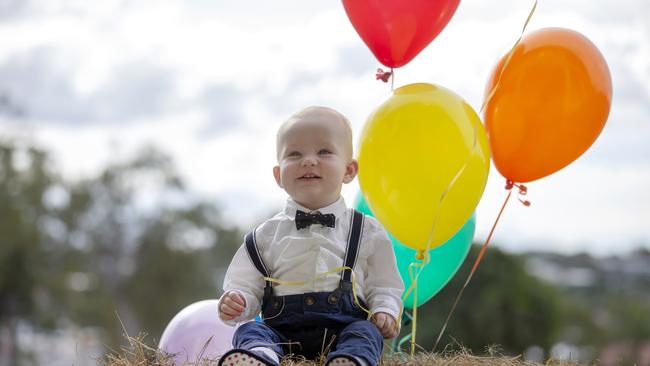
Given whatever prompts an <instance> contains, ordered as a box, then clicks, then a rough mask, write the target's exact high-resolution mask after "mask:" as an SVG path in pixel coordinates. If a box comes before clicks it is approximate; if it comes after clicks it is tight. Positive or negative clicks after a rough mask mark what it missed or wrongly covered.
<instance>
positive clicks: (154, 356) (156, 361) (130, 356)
mask: <svg viewBox="0 0 650 366" xmlns="http://www.w3.org/2000/svg"><path fill="white" fill-rule="evenodd" d="M126 338H127V340H128V345H124V346H122V347H120V349H119V350H112V351H111V352H109V354H107V355H106V356H104V357H103V358H101V359H98V360H97V364H98V365H102V366H173V365H174V359H173V356H172V355H169V354H166V353H165V352H162V351H160V350H158V349H156V348H155V347H151V346H148V345H146V344H145V343H144V335H140V336H138V337H130V336H128V335H127V336H126ZM487 351H488V355H487V356H474V355H472V354H471V353H469V352H468V351H466V350H461V351H443V352H442V353H441V354H437V353H436V354H432V353H427V352H419V353H417V354H416V355H415V356H414V357H410V356H408V355H406V354H405V355H397V354H393V355H387V356H385V357H384V358H383V359H382V361H381V364H380V365H381V366H406V365H409V366H443V365H444V366H447V365H453V366H475V365H481V366H540V365H547V366H587V365H596V364H597V363H591V364H586V363H579V362H573V361H571V362H568V361H558V360H550V361H548V362H546V363H545V364H538V363H532V362H526V361H524V360H522V359H521V357H507V356H500V355H497V354H496V353H497V352H496V351H495V350H494V349H488V350H487ZM323 361H324V359H322V358H321V359H320V360H316V361H310V360H305V359H300V358H285V359H283V360H282V365H281V366H320V365H322V364H323ZM185 365H186V366H187V365H195V366H216V365H217V362H216V361H215V360H202V361H201V362H200V363H197V364H185ZM177 366H178V365H177Z"/></svg>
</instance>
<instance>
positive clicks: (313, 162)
mask: <svg viewBox="0 0 650 366" xmlns="http://www.w3.org/2000/svg"><path fill="white" fill-rule="evenodd" d="M317 162H318V161H317V160H316V159H315V158H314V157H312V156H305V158H304V159H302V165H303V166H315V165H316V164H317Z"/></svg>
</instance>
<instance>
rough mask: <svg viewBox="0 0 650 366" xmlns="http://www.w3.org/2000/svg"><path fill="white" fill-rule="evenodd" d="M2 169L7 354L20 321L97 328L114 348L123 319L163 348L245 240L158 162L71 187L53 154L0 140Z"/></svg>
mask: <svg viewBox="0 0 650 366" xmlns="http://www.w3.org/2000/svg"><path fill="white" fill-rule="evenodd" d="M0 164H2V165H0V178H1V179H0V188H1V190H0V217H2V220H0V238H2V239H0V240H1V241H2V242H1V244H2V245H0V324H2V327H3V328H7V330H9V331H10V334H11V338H13V339H14V340H13V341H12V342H11V344H15V337H16V327H17V324H18V323H19V322H21V323H22V324H28V325H30V326H32V327H35V328H37V329H42V330H45V329H47V328H49V329H54V328H56V327H58V326H60V325H62V324H63V323H64V322H65V321H71V322H73V323H75V324H79V325H81V326H94V327H96V328H97V329H102V330H103V332H104V336H105V338H104V342H105V343H106V344H109V345H110V344H113V345H114V344H118V343H120V342H121V340H122V337H123V336H122V324H121V323H120V319H121V321H122V323H123V324H124V325H125V326H126V328H127V331H129V333H131V334H136V333H139V332H140V331H144V332H147V333H149V334H151V335H152V336H153V337H154V338H156V339H157V338H158V337H159V336H160V334H161V333H162V330H163V329H164V327H165V326H166V324H167V322H168V321H169V320H171V318H172V317H173V316H174V315H175V314H176V313H177V312H178V311H179V310H180V309H182V308H183V307H185V306H187V305H189V304H191V303H193V302H195V301H199V300H203V299H207V298H216V297H217V296H218V293H219V292H220V291H221V289H220V287H221V279H222V278H223V275H224V273H225V269H226V267H227V264H228V263H229V262H230V259H231V258H232V255H233V254H234V252H235V250H236V248H237V247H238V246H239V245H240V243H241V237H242V233H241V232H240V231H239V230H238V229H237V228H231V227H227V226H226V225H224V223H223V220H222V218H221V216H220V212H219V208H218V207H217V206H215V205H214V204H212V203H208V202H202V201H200V200H198V199H196V198H195V197H192V196H191V195H190V194H189V193H188V192H187V191H186V190H185V188H184V185H183V182H182V181H181V179H180V178H179V177H178V175H177V173H176V171H175V168H174V166H173V164H172V162H171V160H170V159H169V158H168V157H166V156H164V155H163V154H160V153H159V152H157V151H155V150H152V149H147V150H144V151H142V152H141V153H140V154H139V155H138V156H136V157H135V158H134V159H133V160H131V161H126V162H116V163H113V164H111V165H109V166H108V167H106V169H105V170H104V171H103V172H101V174H99V175H98V176H97V177H94V178H89V179H84V180H78V181H64V180H62V179H59V178H58V177H57V176H56V175H55V174H53V173H52V172H53V171H54V170H55V169H54V168H53V167H52V166H51V163H50V162H49V160H48V157H47V153H46V152H44V151H41V150H38V149H34V148H29V147H21V146H19V145H18V144H16V143H12V142H2V144H0ZM118 316H119V318H118ZM17 355H18V352H14V355H13V356H12V359H13V361H12V364H14V363H15V364H20V361H19V360H18V357H17Z"/></svg>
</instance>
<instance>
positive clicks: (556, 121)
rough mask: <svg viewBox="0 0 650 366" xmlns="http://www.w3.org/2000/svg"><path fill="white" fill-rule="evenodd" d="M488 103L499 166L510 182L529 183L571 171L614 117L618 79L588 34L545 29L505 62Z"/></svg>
mask: <svg viewBox="0 0 650 366" xmlns="http://www.w3.org/2000/svg"><path fill="white" fill-rule="evenodd" d="M504 64H505V67H504ZM499 74H501V76H500V77H499ZM490 94H492V96H491V97H490ZM485 98H486V101H487V103H486V105H485V112H484V120H485V127H486V129H487V133H488V138H489V141H490V147H491V150H492V159H493V161H494V165H495V166H496V168H497V169H498V170H499V172H500V173H501V174H502V175H503V176H504V177H506V178H507V179H508V180H511V181H513V182H521V183H523V182H530V181H533V180H536V179H539V178H542V177H545V176H547V175H549V174H552V173H554V172H556V171H558V170H560V169H562V168H563V167H565V166H567V165H568V164H570V163H571V162H572V161H574V160H575V159H577V158H578V157H579V156H580V155H582V153H584V152H585V151H586V150H587V149H588V148H589V146H591V144H592V143H593V142H594V141H595V140H596V138H597V137H598V135H599V134H600V131H602V129H603V127H604V126H605V122H606V121H607V116H608V114H609V108H610V105H611V100H612V79H611V76H610V74H609V69H608V67H607V62H605V59H604V58H603V55H602V54H601V53H600V51H598V49H597V48H596V46H595V45H594V44H593V43H592V42H591V41H590V40H589V39H587V37H585V36H583V35H582V34H580V33H578V32H575V31H573V30H569V29H563V28H546V29H540V30H537V31H535V32H532V33H530V34H528V35H526V36H525V37H524V38H522V40H521V42H519V44H518V45H517V46H516V47H515V50H514V52H513V54H512V57H511V58H510V60H509V61H507V55H506V56H504V57H503V58H502V59H501V60H500V61H499V63H498V64H497V66H496V67H495V69H494V71H493V72H492V75H491V76H490V81H489V82H488V84H487V88H486V91H485Z"/></svg>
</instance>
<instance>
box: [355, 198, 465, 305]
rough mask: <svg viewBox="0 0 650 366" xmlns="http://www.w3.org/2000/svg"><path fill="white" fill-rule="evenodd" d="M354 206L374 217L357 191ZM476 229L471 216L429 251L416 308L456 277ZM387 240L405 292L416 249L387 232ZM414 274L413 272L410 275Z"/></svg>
mask: <svg viewBox="0 0 650 366" xmlns="http://www.w3.org/2000/svg"><path fill="white" fill-rule="evenodd" d="M354 207H355V208H356V209H357V210H358V211H360V212H363V213H364V214H366V215H369V216H372V217H374V216H375V215H373V213H372V211H371V210H370V207H368V203H367V202H366V199H365V197H364V196H363V194H362V193H361V192H359V194H357V197H356V198H355V200H354ZM475 229H476V214H475V213H473V214H472V216H470V218H469V220H467V222H466V223H465V225H463V227H462V228H461V229H460V230H458V232H457V233H456V234H454V236H452V237H451V239H449V240H447V241H446V242H445V243H444V244H442V245H440V246H438V247H436V248H433V249H431V250H429V258H430V260H429V263H428V264H427V265H426V266H424V268H422V270H421V272H420V276H419V277H418V286H417V288H418V300H417V305H416V306H420V305H422V304H424V303H425V302H427V301H429V300H430V299H431V298H432V297H433V296H435V295H436V294H437V293H438V292H439V291H440V290H442V288H443V287H445V285H446V284H447V282H449V280H451V278H452V277H453V276H454V274H456V272H457V271H458V268H460V265H461V264H463V262H464V261H465V258H466V257H467V253H469V248H470V246H471V245H472V239H473V238H474V230H475ZM388 236H389V237H390V240H391V241H392V242H393V250H394V251H395V258H396V259H397V269H398V270H399V274H400V276H402V281H404V286H405V287H404V288H405V292H406V291H407V290H408V289H409V288H410V287H411V283H412V281H411V277H410V275H409V265H410V264H411V263H413V262H420V261H418V260H417V259H416V258H415V254H416V253H417V250H415V249H413V248H411V247H408V246H406V245H404V244H402V243H400V242H399V241H398V240H397V239H395V238H394V237H393V236H392V235H391V234H390V233H388ZM413 273H414V274H415V273H417V270H415V271H414V272H413ZM413 295H414V290H411V292H410V293H409V296H408V297H407V298H406V299H404V309H413Z"/></svg>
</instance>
